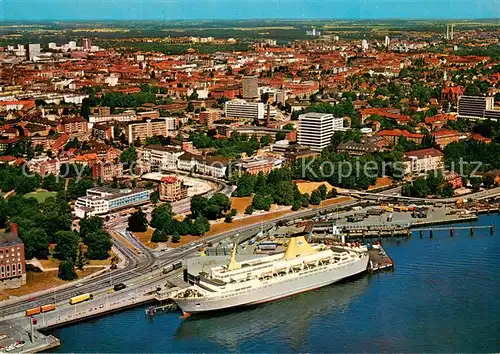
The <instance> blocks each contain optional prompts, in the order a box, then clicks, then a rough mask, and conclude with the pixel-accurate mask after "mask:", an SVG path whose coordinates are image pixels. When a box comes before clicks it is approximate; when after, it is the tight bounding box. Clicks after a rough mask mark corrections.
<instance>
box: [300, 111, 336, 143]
mask: <svg viewBox="0 0 500 354" xmlns="http://www.w3.org/2000/svg"><path fill="white" fill-rule="evenodd" d="M333 132H334V117H333V115H331V114H327V113H306V114H301V115H300V116H299V128H298V130H297V143H299V144H300V145H305V146H309V147H310V148H311V150H313V151H318V152H320V151H322V150H323V149H324V148H326V147H327V146H328V145H329V144H330V141H331V139H332V135H333Z"/></svg>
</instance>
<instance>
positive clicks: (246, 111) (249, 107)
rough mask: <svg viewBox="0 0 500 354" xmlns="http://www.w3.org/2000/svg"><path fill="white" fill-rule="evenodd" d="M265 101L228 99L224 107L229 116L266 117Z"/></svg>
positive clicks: (243, 117) (245, 117)
mask: <svg viewBox="0 0 500 354" xmlns="http://www.w3.org/2000/svg"><path fill="white" fill-rule="evenodd" d="M264 112H265V109H264V103H262V102H246V101H243V100H234V101H228V102H226V104H225V107H224V113H225V115H226V117H227V118H242V119H264V114H265V113H264Z"/></svg>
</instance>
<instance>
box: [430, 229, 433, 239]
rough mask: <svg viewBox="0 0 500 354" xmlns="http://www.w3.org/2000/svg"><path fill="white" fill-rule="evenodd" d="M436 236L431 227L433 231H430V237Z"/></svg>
mask: <svg viewBox="0 0 500 354" xmlns="http://www.w3.org/2000/svg"><path fill="white" fill-rule="evenodd" d="M433 236H434V231H433V230H432V229H431V231H430V232H429V237H430V238H432V237H433Z"/></svg>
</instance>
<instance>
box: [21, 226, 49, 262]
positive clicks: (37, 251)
mask: <svg viewBox="0 0 500 354" xmlns="http://www.w3.org/2000/svg"><path fill="white" fill-rule="evenodd" d="M21 231H22V232H21V234H20V238H21V240H23V242H24V251H25V256H26V259H31V258H34V257H35V258H38V259H47V258H48V257H49V236H48V235H47V233H46V232H45V230H43V229H40V228H33V229H30V230H27V231H23V230H21Z"/></svg>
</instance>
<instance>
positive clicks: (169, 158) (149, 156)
mask: <svg viewBox="0 0 500 354" xmlns="http://www.w3.org/2000/svg"><path fill="white" fill-rule="evenodd" d="M141 152H142V156H141V160H142V163H144V164H146V165H148V166H149V167H150V169H151V170H152V171H165V170H175V169H176V168H177V161H178V159H179V156H181V155H182V154H183V153H184V152H183V151H182V147H181V146H174V145H150V146H146V147H144V148H143V149H142V151H141Z"/></svg>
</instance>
